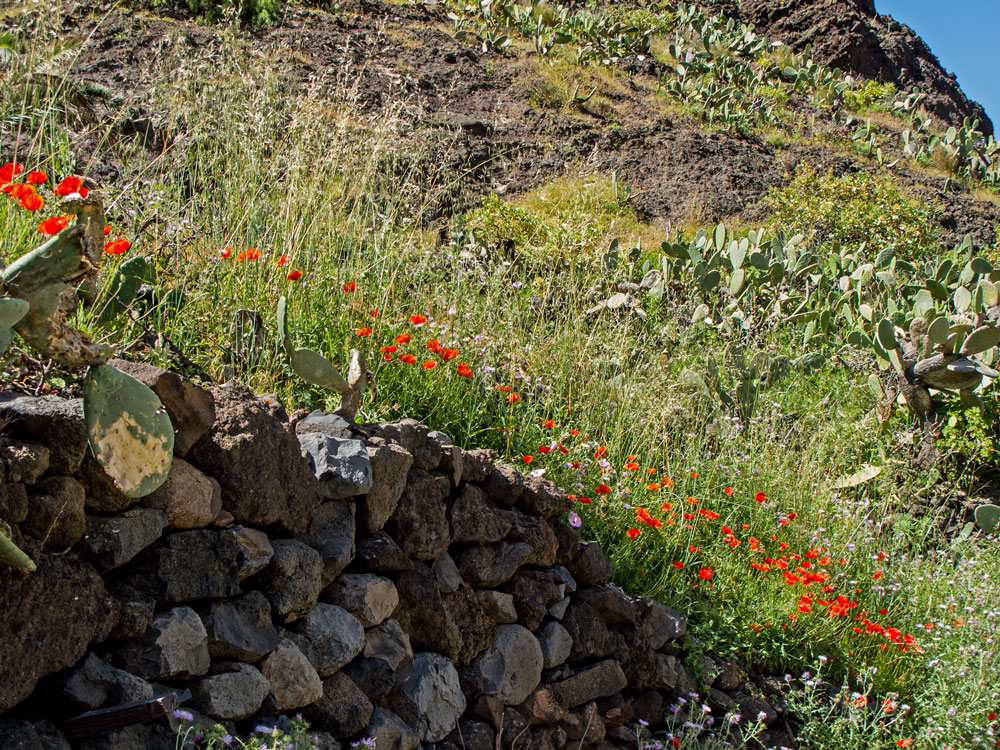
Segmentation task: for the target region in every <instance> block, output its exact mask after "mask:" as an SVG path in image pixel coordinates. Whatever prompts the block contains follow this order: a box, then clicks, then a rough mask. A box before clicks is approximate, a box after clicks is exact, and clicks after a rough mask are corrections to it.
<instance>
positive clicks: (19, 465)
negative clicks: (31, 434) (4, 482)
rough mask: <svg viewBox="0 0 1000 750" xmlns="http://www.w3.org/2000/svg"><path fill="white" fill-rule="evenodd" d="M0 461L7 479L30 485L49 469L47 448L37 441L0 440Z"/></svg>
mask: <svg viewBox="0 0 1000 750" xmlns="http://www.w3.org/2000/svg"><path fill="white" fill-rule="evenodd" d="M0 462H2V465H3V467H4V469H6V474H7V479H9V480H10V481H11V482H20V483H23V484H27V485H31V484H34V483H35V482H37V481H38V478H39V477H40V476H41V475H42V474H44V473H45V472H46V471H48V469H49V449H48V448H46V447H45V446H44V445H41V444H39V443H31V442H21V441H18V440H9V439H8V438H6V437H4V438H3V439H2V440H0Z"/></svg>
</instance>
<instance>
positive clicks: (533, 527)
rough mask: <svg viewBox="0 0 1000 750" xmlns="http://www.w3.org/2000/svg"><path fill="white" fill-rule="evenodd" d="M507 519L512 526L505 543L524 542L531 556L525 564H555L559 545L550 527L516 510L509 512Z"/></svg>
mask: <svg viewBox="0 0 1000 750" xmlns="http://www.w3.org/2000/svg"><path fill="white" fill-rule="evenodd" d="M509 517H510V518H511V520H512V521H513V525H512V528H511V530H510V533H509V534H507V541H508V542H524V543H525V544H527V545H528V546H529V547H531V555H530V556H529V557H528V559H527V560H525V564H526V565H537V566H539V567H548V566H550V565H552V564H553V563H555V561H556V551H557V549H558V545H559V543H558V541H557V540H556V535H555V533H554V532H553V531H552V527H551V526H549V524H547V523H546V522H545V521H543V520H541V519H539V518H537V517H535V516H529V515H527V514H525V513H522V512H520V511H516V510H515V511H511V512H510V513H509Z"/></svg>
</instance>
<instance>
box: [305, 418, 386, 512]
mask: <svg viewBox="0 0 1000 750" xmlns="http://www.w3.org/2000/svg"><path fill="white" fill-rule="evenodd" d="M298 438H299V445H300V446H301V447H302V453H303V454H304V455H305V456H306V457H307V458H308V459H309V460H310V462H311V464H312V467H313V472H314V473H315V475H316V479H318V480H319V483H320V488H321V489H320V491H321V492H322V494H323V498H324V499H327V500H335V499H339V498H344V497H356V496H357V495H364V494H365V493H367V492H368V490H370V489H371V487H372V463H371V459H369V457H368V450H367V448H365V444H364V442H362V441H361V440H353V439H350V438H338V437H333V436H332V435H324V434H323V433H321V432H307V433H305V434H304V435H299V436H298Z"/></svg>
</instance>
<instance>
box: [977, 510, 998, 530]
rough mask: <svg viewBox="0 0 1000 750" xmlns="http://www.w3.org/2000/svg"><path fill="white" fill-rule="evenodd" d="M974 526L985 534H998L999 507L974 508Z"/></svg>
mask: <svg viewBox="0 0 1000 750" xmlns="http://www.w3.org/2000/svg"><path fill="white" fill-rule="evenodd" d="M976 526H978V527H979V528H981V529H982V530H983V531H985V532H986V533H987V534H996V533H1000V505H980V506H979V507H978V508H976Z"/></svg>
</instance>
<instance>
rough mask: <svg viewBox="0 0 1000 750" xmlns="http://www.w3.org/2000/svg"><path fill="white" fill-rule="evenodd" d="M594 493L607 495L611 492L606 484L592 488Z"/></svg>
mask: <svg viewBox="0 0 1000 750" xmlns="http://www.w3.org/2000/svg"><path fill="white" fill-rule="evenodd" d="M594 492H596V493H597V494H598V495H607V494H608V493H610V492H611V488H610V487H608V485H606V484H599V485H597V487H595V488H594Z"/></svg>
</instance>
